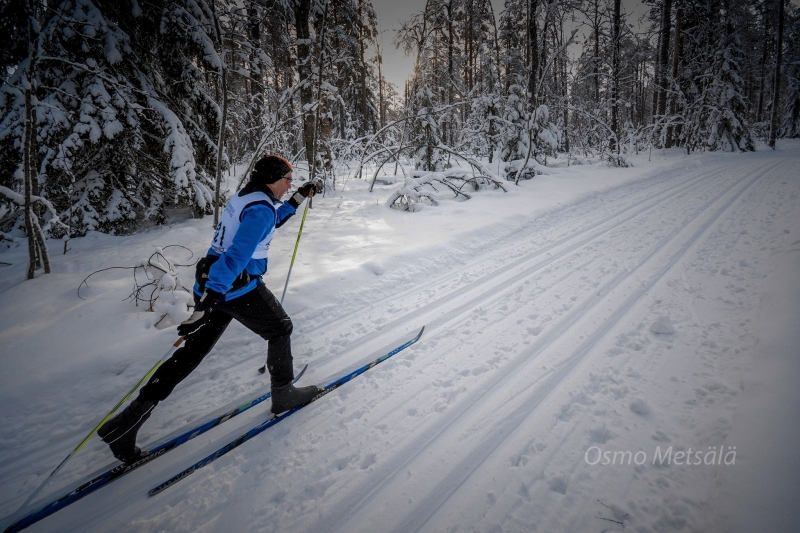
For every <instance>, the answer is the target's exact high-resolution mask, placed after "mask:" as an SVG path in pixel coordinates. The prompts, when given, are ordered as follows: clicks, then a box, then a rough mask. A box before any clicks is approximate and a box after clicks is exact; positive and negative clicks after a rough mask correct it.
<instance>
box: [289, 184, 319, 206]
mask: <svg viewBox="0 0 800 533" xmlns="http://www.w3.org/2000/svg"><path fill="white" fill-rule="evenodd" d="M315 188H316V185H315V184H314V183H312V182H310V181H309V182H307V183H304V184H303V185H301V186H300V188H299V189H297V191H296V192H295V193H294V194H293V195H292V197H291V198H289V205H290V206H292V207H294V208H295V209H297V208H298V207H299V206H300V204H302V203H303V200H305V199H306V198H308V197H309V196H311V195H312V194H314V189H315Z"/></svg>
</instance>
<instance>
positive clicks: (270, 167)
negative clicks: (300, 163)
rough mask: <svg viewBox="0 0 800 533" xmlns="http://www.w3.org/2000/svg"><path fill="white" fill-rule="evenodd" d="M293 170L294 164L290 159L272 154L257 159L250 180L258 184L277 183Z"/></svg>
mask: <svg viewBox="0 0 800 533" xmlns="http://www.w3.org/2000/svg"><path fill="white" fill-rule="evenodd" d="M291 171H292V164H291V163H289V161H287V160H286V159H285V158H283V157H281V156H279V155H275V154H270V155H268V156H265V157H262V158H261V159H259V160H258V161H256V164H255V165H254V166H253V172H252V173H251V174H250V181H252V182H253V183H254V184H257V185H261V184H265V185H266V184H269V183H275V182H276V181H278V180H279V179H281V178H282V177H283V176H285V175H286V174H287V173H288V172H291Z"/></svg>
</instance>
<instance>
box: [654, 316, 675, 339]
mask: <svg viewBox="0 0 800 533" xmlns="http://www.w3.org/2000/svg"><path fill="white" fill-rule="evenodd" d="M650 331H652V332H653V333H655V334H656V335H665V334H669V333H675V327H674V326H673V325H672V321H671V320H670V319H669V317H668V316H660V317H658V318H657V319H656V321H655V322H653V324H652V325H651V326H650Z"/></svg>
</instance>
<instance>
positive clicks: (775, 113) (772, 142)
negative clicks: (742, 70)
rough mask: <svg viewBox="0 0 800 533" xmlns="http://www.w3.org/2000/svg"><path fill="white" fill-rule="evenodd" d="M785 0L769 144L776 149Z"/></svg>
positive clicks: (780, 11)
mask: <svg viewBox="0 0 800 533" xmlns="http://www.w3.org/2000/svg"><path fill="white" fill-rule="evenodd" d="M783 11H784V9H783V0H778V42H777V43H776V45H777V48H776V51H777V53H776V56H777V57H776V59H775V82H774V86H773V92H772V120H770V127H769V146H770V148H772V149H773V150H774V149H775V141H776V139H777V137H778V107H779V105H780V97H781V63H782V61H783Z"/></svg>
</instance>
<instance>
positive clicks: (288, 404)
mask: <svg viewBox="0 0 800 533" xmlns="http://www.w3.org/2000/svg"><path fill="white" fill-rule="evenodd" d="M320 392H322V389H320V388H319V387H317V386H316V385H311V386H309V387H295V386H294V384H293V383H292V382H291V381H290V382H289V383H288V384H286V385H281V386H279V387H276V386H273V387H272V414H275V415H277V414H278V413H282V412H284V411H288V410H290V409H294V408H295V407H299V406H301V405H305V404H307V403H308V402H310V401H311V400H313V399H314V396H316V395H317V394H319V393H320Z"/></svg>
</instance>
